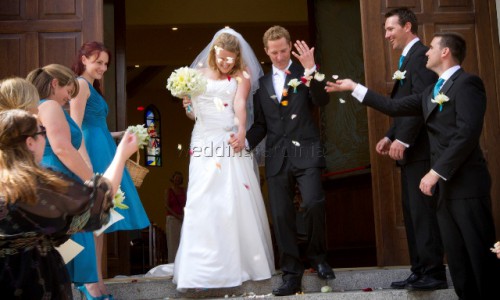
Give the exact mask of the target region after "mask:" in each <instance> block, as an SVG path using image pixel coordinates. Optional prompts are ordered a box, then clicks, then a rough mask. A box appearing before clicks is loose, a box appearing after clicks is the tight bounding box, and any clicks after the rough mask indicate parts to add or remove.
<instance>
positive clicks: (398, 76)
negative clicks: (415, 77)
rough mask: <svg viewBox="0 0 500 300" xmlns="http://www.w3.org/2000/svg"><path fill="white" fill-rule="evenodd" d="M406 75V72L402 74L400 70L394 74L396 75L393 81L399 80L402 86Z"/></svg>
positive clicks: (393, 76)
mask: <svg viewBox="0 0 500 300" xmlns="http://www.w3.org/2000/svg"><path fill="white" fill-rule="evenodd" d="M405 75H406V70H404V71H403V72H401V71H400V70H396V72H394V75H392V80H399V82H400V83H401V85H402V84H403V80H404V79H405V78H406V77H405Z"/></svg>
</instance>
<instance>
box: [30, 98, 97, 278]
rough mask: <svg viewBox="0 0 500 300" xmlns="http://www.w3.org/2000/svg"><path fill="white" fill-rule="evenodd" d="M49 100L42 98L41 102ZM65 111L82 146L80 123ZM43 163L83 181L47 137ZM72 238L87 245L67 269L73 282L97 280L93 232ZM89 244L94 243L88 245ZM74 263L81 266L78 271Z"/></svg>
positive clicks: (73, 136)
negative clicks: (60, 157) (58, 153)
mask: <svg viewBox="0 0 500 300" xmlns="http://www.w3.org/2000/svg"><path fill="white" fill-rule="evenodd" d="M45 101H47V100H46V99H42V100H41V101H40V104H41V103H43V102H45ZM61 110H62V111H63V112H64V116H65V117H66V121H68V125H69V130H70V133H71V144H72V145H73V147H75V149H78V148H80V145H81V144H82V137H83V135H82V131H81V130H80V127H78V124H76V123H75V121H73V119H71V117H70V116H69V114H68V113H67V112H66V111H65V110H64V109H63V108H62V107H61ZM41 165H42V166H44V167H46V168H50V169H52V170H54V171H57V172H61V173H64V174H66V175H68V176H69V177H71V178H74V179H75V180H78V181H80V182H81V181H82V180H81V179H80V178H79V177H78V176H76V174H74V173H73V172H71V171H70V170H69V169H68V168H67V167H66V166H65V165H64V164H63V163H62V161H61V160H60V159H59V158H58V157H57V156H56V155H55V154H54V151H53V150H52V147H51V146H50V143H49V140H48V139H46V143H45V150H44V152H43V158H42V162H41ZM71 239H72V240H73V241H75V242H77V243H78V244H80V245H82V246H84V247H85V249H84V250H83V251H82V252H80V253H79V254H78V255H77V256H76V257H75V258H74V259H73V260H71V261H70V262H69V263H68V264H67V265H66V267H67V269H68V272H69V275H70V278H71V281H72V282H77V283H85V282H97V280H98V279H97V266H96V253H95V246H94V237H93V233H92V232H82V233H75V234H73V235H72V236H71ZM87 245H92V246H91V247H87ZM74 265H78V266H81V267H79V268H78V269H77V270H78V271H77V272H76V270H75V267H74Z"/></svg>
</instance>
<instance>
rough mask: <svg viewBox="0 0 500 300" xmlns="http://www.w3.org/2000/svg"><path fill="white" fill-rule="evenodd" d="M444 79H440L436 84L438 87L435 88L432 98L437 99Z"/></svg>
mask: <svg viewBox="0 0 500 300" xmlns="http://www.w3.org/2000/svg"><path fill="white" fill-rule="evenodd" d="M443 83H444V79H443V78H439V79H438V81H437V82H436V85H435V86H434V91H433V93H432V98H436V95H437V94H438V93H439V90H440V89H441V87H442V86H443Z"/></svg>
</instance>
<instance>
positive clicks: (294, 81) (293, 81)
mask: <svg viewBox="0 0 500 300" xmlns="http://www.w3.org/2000/svg"><path fill="white" fill-rule="evenodd" d="M301 83H302V82H300V81H299V80H298V79H297V78H294V79H291V80H290V81H289V82H288V84H287V85H288V86H291V87H293V92H294V93H297V87H298V86H299V85H300V84H301Z"/></svg>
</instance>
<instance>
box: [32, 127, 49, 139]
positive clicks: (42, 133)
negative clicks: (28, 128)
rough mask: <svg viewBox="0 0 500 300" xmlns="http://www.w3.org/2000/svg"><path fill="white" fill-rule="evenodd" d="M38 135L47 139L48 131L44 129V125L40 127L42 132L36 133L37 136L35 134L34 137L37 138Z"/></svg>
mask: <svg viewBox="0 0 500 300" xmlns="http://www.w3.org/2000/svg"><path fill="white" fill-rule="evenodd" d="M37 135H41V136H43V137H46V136H47V131H46V130H45V127H43V126H42V125H40V131H37V132H35V134H33V135H32V137H35V136H37Z"/></svg>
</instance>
